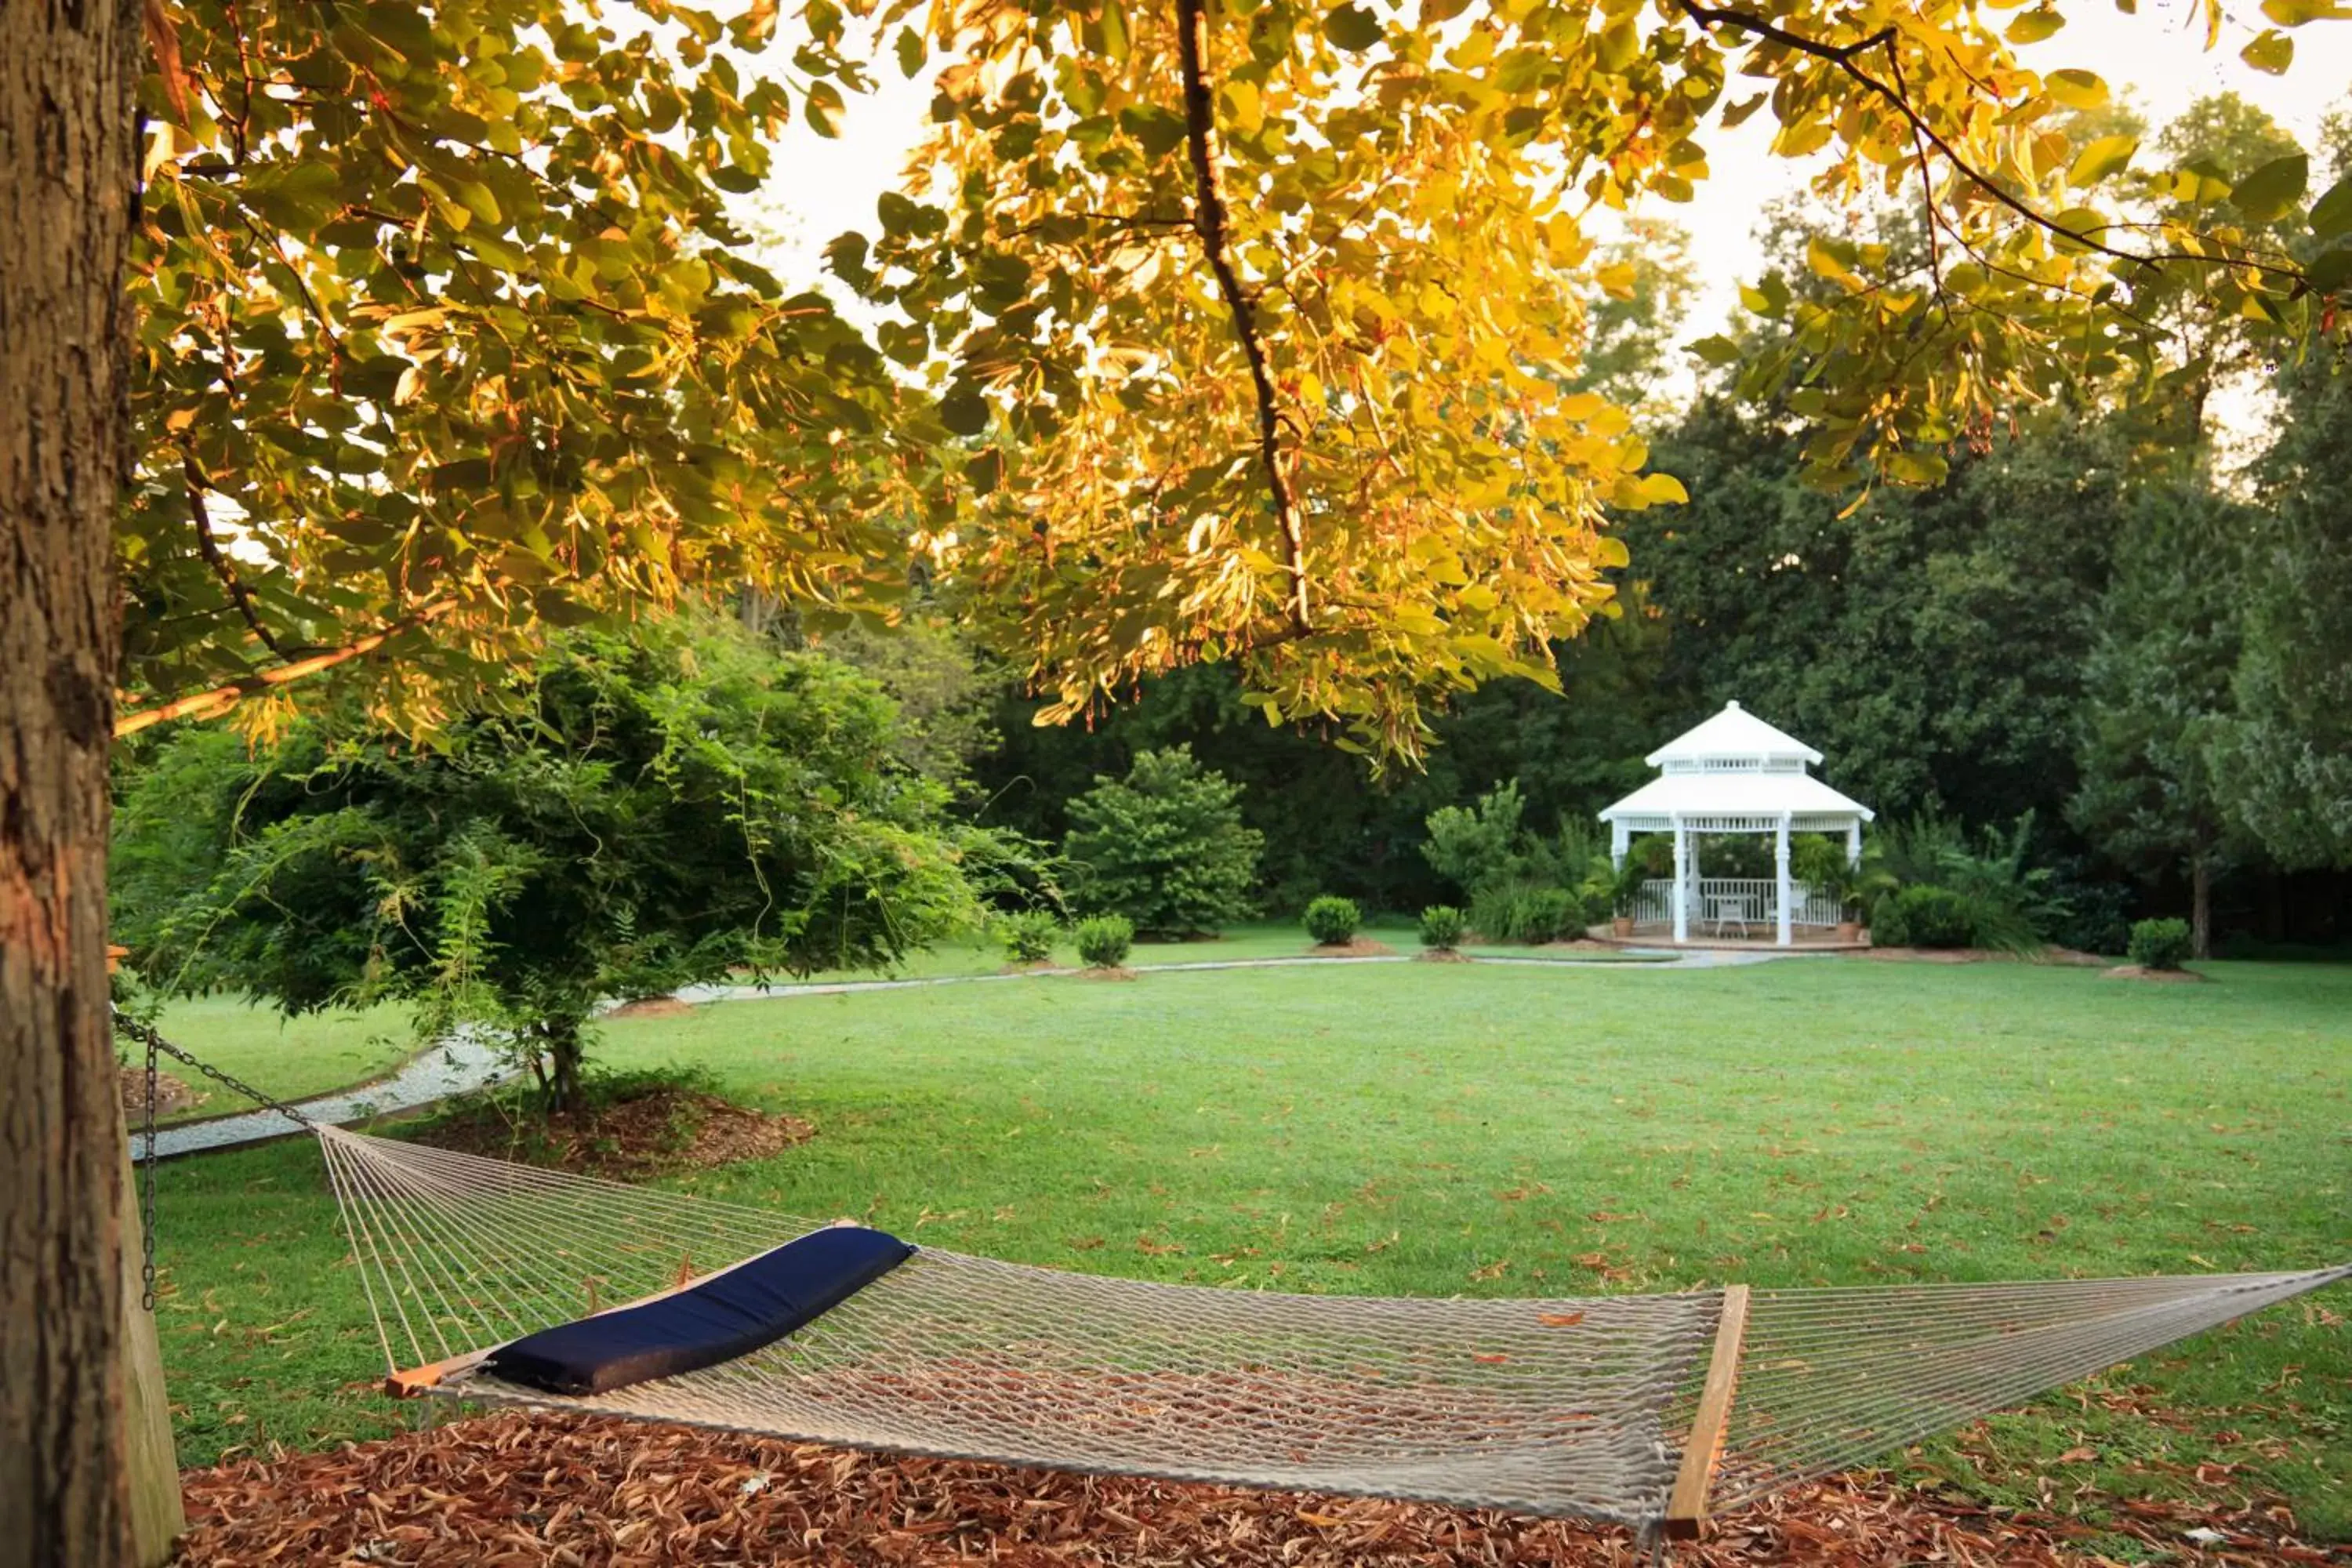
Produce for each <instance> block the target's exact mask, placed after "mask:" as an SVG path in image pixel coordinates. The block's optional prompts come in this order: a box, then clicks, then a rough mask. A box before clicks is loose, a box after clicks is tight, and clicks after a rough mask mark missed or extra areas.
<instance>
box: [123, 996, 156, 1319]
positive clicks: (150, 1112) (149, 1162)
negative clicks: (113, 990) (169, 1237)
mask: <svg viewBox="0 0 2352 1568" xmlns="http://www.w3.org/2000/svg"><path fill="white" fill-rule="evenodd" d="M121 1022H122V1015H121V1014H120V1013H118V1014H116V1015H115V1023H116V1025H117V1026H121ZM158 1043H159V1042H158V1041H157V1039H156V1036H155V1031H154V1030H152V1029H150V1030H148V1031H147V1126H146V1137H145V1138H144V1139H143V1140H142V1142H141V1143H140V1145H139V1152H140V1153H141V1154H142V1156H144V1157H143V1158H142V1159H141V1161H140V1162H139V1306H140V1309H141V1310H142V1311H146V1312H152V1311H154V1310H155V1098H156V1097H155V1047H156V1046H157V1044H158Z"/></svg>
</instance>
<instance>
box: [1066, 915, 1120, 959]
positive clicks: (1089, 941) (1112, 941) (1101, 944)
mask: <svg viewBox="0 0 2352 1568" xmlns="http://www.w3.org/2000/svg"><path fill="white" fill-rule="evenodd" d="M1071 935H1072V936H1073V937H1075V938H1076V941H1077V944H1078V956H1079V957H1080V958H1082V959H1084V960H1086V962H1087V965H1088V966H1089V967H1090V968H1094V969H1117V968H1118V966H1119V965H1120V964H1122V963H1126V962H1127V955H1128V952H1129V950H1130V949H1132V948H1133V947H1134V946H1135V922H1134V921H1130V920H1129V919H1128V918H1127V917H1126V916H1125V915H1096V916H1095V917H1094V918H1093V919H1091V920H1083V921H1079V922H1078V923H1077V926H1076V929H1075V930H1074V931H1072V932H1071Z"/></svg>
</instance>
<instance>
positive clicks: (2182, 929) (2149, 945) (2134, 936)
mask: <svg viewBox="0 0 2352 1568" xmlns="http://www.w3.org/2000/svg"><path fill="white" fill-rule="evenodd" d="M2125 951H2126V955H2127V956H2128V957H2129V958H2130V959H2131V961H2132V962H2133V963H2137V964H2138V965H2139V966H2140V967H2141V968H2142V969H2178V968H2179V967H2180V965H2181V963H2183V962H2184V961H2185V960H2186V959H2187V958H2188V957H2189V922H2188V921H2133V922H2132V928H2131V945H2130V946H2129V947H2128V948H2126V950H2125Z"/></svg>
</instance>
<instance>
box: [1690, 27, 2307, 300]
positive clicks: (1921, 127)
mask: <svg viewBox="0 0 2352 1568" xmlns="http://www.w3.org/2000/svg"><path fill="white" fill-rule="evenodd" d="M1678 4H1679V5H1680V6H1681V8H1682V12H1683V15H1685V16H1688V17H1689V18H1690V19H1691V20H1693V21H1694V22H1696V23H1697V24H1698V25H1699V26H1702V27H1714V26H1718V25H1720V26H1727V27H1738V28H1739V29H1740V30H1741V31H1743V32H1748V33H1753V34H1755V35H1756V36H1757V37H1760V38H1769V39H1770V40H1771V41H1772V42H1774V43H1776V44H1780V45H1781V46H1783V47H1787V48H1791V49H1794V50H1796V51H1797V52H1798V53H1799V54H1801V55H1810V56H1811V57H1812V58H1814V59H1817V60H1826V61H1828V62H1829V63H1830V64H1831V65H1833V66H1835V67H1836V68H1838V69H1839V70H1841V71H1843V73H1844V74H1845V75H1846V76H1848V77H1850V78H1852V79H1853V80H1854V81H1855V82H1856V83H1857V84H1858V85H1860V86H1861V87H1863V88H1864V89H1867V90H1868V91H1870V92H1872V93H1874V94H1876V95H1877V96H1878V97H1880V98H1883V99H1885V100H1886V101H1887V102H1889V103H1891V104H1893V105H1894V106H1895V111H1896V112H1897V113H1899V114H1901V115H1902V116H1903V118H1904V120H1905V121H1906V122H1907V123H1908V124H1909V125H1910V127H1911V131H1912V134H1913V135H1914V136H1916V137H1921V138H1925V139H1926V141H1927V143H1928V145H1930V146H1932V147H1934V148H1935V149H1936V151H1937V152H1938V153H1942V154H1943V155H1944V156H1945V157H1947V158H1948V159H1950V160H1951V163H1952V167H1954V168H1955V169H1958V171H1959V172H1960V173H1961V174H1963V175H1965V176H1966V177H1967V179H1968V181H1969V184H1972V185H1974V186H1976V187H1977V188H1978V189H1979V190H1980V191H1982V192H1984V193H1985V195H1989V196H1990V197H1991V198H1992V199H1993V200H1994V201H1996V202H1999V203H2000V205H2002V206H2005V207H2007V208H2008V209H2009V210H2010V211H2011V212H2013V213H2015V214H2016V215H2017V216H2020V217H2021V218H2023V219H2024V220H2025V221H2026V222H2028V223H2030V224H2032V225H2033V226H2035V227H2036V228H2040V229H2042V230H2044V231H2046V232H2048V233H2051V234H2054V235H2057V236H2058V237H2061V238H2063V239H2068V240H2071V241H2073V242H2074V244H2076V245H2079V246H2081V247H2083V248H2084V249H2085V250H2093V251H2096V252H2097V253H2098V254H2100V255H2101V256H2105V257H2109V258H2113V259H2115V260H2116V261H2128V262H2131V263H2133V264H2134V265H2135V266H2140V267H2154V266H2156V265H2157V264H2158V263H2160V262H2166V261H2195V262H2199V263H2201V264H2204V265H2207V266H2211V265H2215V264H2217V263H2221V264H2227V263H2228V262H2229V261H2230V259H2231V258H2226V257H2212V256H2196V255H2191V254H2190V253H2189V252H2188V251H2159V252H2156V253H2153V254H2147V255H2143V254H2141V253H2139V252H2137V251H2130V250H2118V249H2116V247H2114V246H2112V245H2105V244H2102V243H2101V242H2100V241H2098V240H2096V239H2095V238H2093V237H2091V235H2090V234H2089V233H2088V232H2086V231H2084V230H2082V229H2076V228H2069V227H2068V226H2066V225H2064V224H2063V223H2060V222H2059V221H2058V220H2057V219H2056V218H2054V217H2052V216H2049V215H2047V214H2045V213H2041V212H2037V211H2035V210H2034V209H2033V208H2032V206H2030V205H2027V204H2026V203H2025V202H2023V201H2021V200H2020V199H2019V198H2018V197H2016V196H2015V195H2011V193H2010V192H2009V190H2008V189H2007V188H2006V187H2005V186H2003V185H2002V184H2000V182H1998V181H1996V180H1995V179H1994V178H1993V177H1992V176H1991V175H1990V174H1986V173H1984V172H1983V171H1982V170H1980V169H1979V168H1978V167H1977V166H1976V165H1975V164H1973V163H1969V161H1968V160H1967V159H1966V158H1963V157H1962V156H1960V153H1959V150H1958V148H1956V147H1954V146H1953V145H1952V144H1951V143H1950V142H1948V141H1946V140H1945V139H1944V137H1943V135H1942V134H1941V133H1940V132H1937V130H1936V128H1935V127H1934V126H1932V125H1930V124H1928V123H1927V119H1926V117H1925V116H1923V115H1921V114H1920V112H1919V111H1918V110H1916V109H1914V108H1912V107H1911V100H1910V99H1909V98H1908V97H1907V96H1906V94H1905V93H1904V92H1903V91H1902V90H1901V89H1899V88H1896V87H1893V86H1890V85H1889V84H1887V83H1886V82H1884V81H1882V80H1880V79H1878V78H1876V77H1874V76H1873V75H1871V74H1870V73H1869V72H1868V71H1866V70H1864V69H1863V68H1861V67H1860V66H1858V65H1856V64H1855V63H1854V60H1855V58H1856V57H1858V56H1860V55H1863V54H1864V53H1866V52H1868V51H1869V50H1871V49H1874V48H1879V47H1884V48H1885V50H1886V53H1887V58H1889V59H1892V58H1894V55H1895V29H1894V28H1892V27H1884V28H1881V29H1880V30H1879V31H1877V32H1875V33H1873V34H1872V35H1871V36H1870V37H1866V38H1864V39H1862V40H1860V41H1859V42H1857V43H1852V44H1825V43H1822V42H1821V41H1820V40H1818V39H1815V38H1808V37H1803V36H1801V35H1800V34H1797V33H1792V32H1790V31H1789V30H1788V29H1787V28H1786V27H1782V26H1776V25H1775V24H1774V23H1772V22H1770V21H1769V20H1768V19H1766V18H1765V17H1762V16H1758V15H1756V14H1755V13H1754V12H1752V11H1740V10H1736V9H1733V8H1731V7H1728V6H1722V5H1699V4H1697V0H1678ZM1898 69H1899V67H1898ZM2237 259H2238V260H2239V261H2240V262H2241V263H2242V265H2245V266H2248V267H2252V268H2255V269H2256V270H2257V271H2262V272H2267V273H2270V274H2271V275H2273V277H2279V278H2291V279H2298V280H2299V279H2301V278H2302V277H2303V273H2302V271H2301V269H2300V268H2294V267H2277V266H2273V265H2270V264H2268V263H2266V262H2263V261H2260V260H2256V259H2254V258H2252V257H2241V258H2237Z"/></svg>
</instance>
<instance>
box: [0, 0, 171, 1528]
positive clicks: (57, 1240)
mask: <svg viewBox="0 0 2352 1568" xmlns="http://www.w3.org/2000/svg"><path fill="white" fill-rule="evenodd" d="M138 36H139V10H138V6H137V5H136V4H135V0H133V3H130V4H125V3H123V0H0V1085H5V1093H0V1194H6V1197H5V1202H0V1564H5V1565H10V1568H13V1565H15V1564H25V1565H26V1568H32V1565H35V1564H37V1565H39V1568H82V1565H84V1564H90V1565H94V1568H114V1565H115V1564H118V1563H123V1562H125V1561H127V1560H128V1559H129V1558H130V1557H131V1529H130V1513H129V1509H128V1495H129V1494H128V1489H127V1485H126V1472H125V1468H124V1445H123V1414H122V1401H123V1389H122V1364H121V1355H122V1337H123V1318H122V1276H121V1244H122V1235H121V1217H120V1214H119V1212H118V1208H117V1204H118V1200H119V1198H120V1196H121V1180H122V1137H123V1131H122V1117H121V1106H120V1104H119V1103H118V1101H117V1100H116V1089H115V1074H114V1053H113V1048H112V1043H111V1041H110V1038H109V1027H108V1022H107V981H106V836H107V789H106V767H107V751H108V742H109V730H110V727H111V723H112V718H113V690H114V668H115V648H116V635H115V634H116V615H115V605H114V587H113V576H112V565H111V561H112V548H111V543H110V534H111V524H112V519H113V512H114V503H115V493H116V489H117V486H118V484H119V483H120V479H121V468H122V461H123V455H124V452H125V451H126V449H127V447H126V415H125V407H124V392H125V373H126V355H125V347H126V345H125V338H124V321H123V319H122V310H123V305H122V288H121V274H122V265H123V258H124V253H125V247H126V244H127V242H128V239H129V234H130V223H131V201H132V192H133V190H134V181H135V180H136V177H137V174H138V150H137V136H136V129H135V122H134V120H133V105H132V93H133V90H134V89H135V86H136V83H137V80H138V78H137V74H136V53H135V51H136V48H137V40H138Z"/></svg>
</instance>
